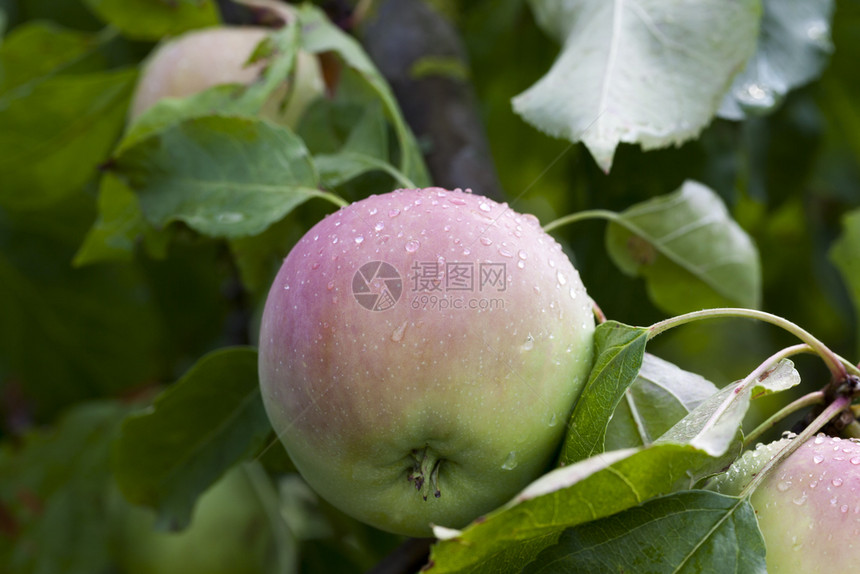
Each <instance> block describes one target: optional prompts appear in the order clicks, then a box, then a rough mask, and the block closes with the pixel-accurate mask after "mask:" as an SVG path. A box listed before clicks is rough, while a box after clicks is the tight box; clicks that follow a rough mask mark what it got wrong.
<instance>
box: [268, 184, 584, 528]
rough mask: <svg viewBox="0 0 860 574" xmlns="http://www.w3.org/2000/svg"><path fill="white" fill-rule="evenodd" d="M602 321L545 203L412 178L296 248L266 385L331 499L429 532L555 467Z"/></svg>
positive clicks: (275, 300)
mask: <svg viewBox="0 0 860 574" xmlns="http://www.w3.org/2000/svg"><path fill="white" fill-rule="evenodd" d="M593 333H594V318H593V314H592V302H591V299H590V298H589V297H588V295H587V294H586V291H585V288H584V287H583V284H582V282H581V280H580V277H579V274H578V272H577V270H576V269H575V268H574V267H573V265H572V264H571V262H570V260H569V259H568V258H567V256H566V255H565V254H564V252H563V251H562V248H561V246H560V245H559V244H558V243H557V242H556V241H555V240H553V238H552V237H550V236H549V235H547V234H546V233H544V231H543V230H542V229H541V227H540V225H539V223H538V221H537V218H535V217H534V216H531V215H521V214H519V213H516V212H515V211H513V210H512V209H511V208H510V207H508V206H507V205H506V204H499V203H496V202H494V201H491V200H489V199H486V198H484V197H480V196H477V195H472V194H471V193H468V192H462V191H459V190H456V191H447V190H444V189H441V188H428V189H409V190H398V191H394V192H391V193H386V194H384V195H378V196H371V197H369V198H367V199H364V200H362V201H359V202H357V203H353V204H352V205H350V206H348V207H345V208H343V209H341V210H339V211H337V212H336V213H334V214H332V215H330V216H328V217H326V218H325V219H323V220H322V221H320V222H319V223H318V224H317V225H316V226H315V227H313V228H312V229H311V230H310V231H309V232H308V233H307V234H306V235H305V236H304V237H303V238H302V239H301V240H300V241H299V242H298V243H297V244H296V245H295V247H294V248H293V249H292V251H291V252H290V253H289V255H288V256H287V258H286V260H285V261H284V263H283V265H282V267H281V269H280V271H279V272H278V274H277V277H276V278H275V280H274V283H273V284H272V287H271V290H270V292H269V295H268V299H267V301H266V304H265V308H264V311H263V317H262V321H261V330H260V339H259V374H260V385H261V390H262V396H263V401H264V404H265V407H266V410H267V413H268V415H269V418H270V419H271V422H272V425H273V427H274V429H275V431H276V432H277V434H278V436H279V437H280V439H281V441H282V442H283V444H284V445H285V446H286V449H287V451H288V452H289V455H290V456H291V458H292V460H293V462H294V463H295V465H296V467H297V468H298V469H299V471H300V472H301V474H302V475H303V476H304V478H305V479H306V480H307V482H308V483H309V484H310V486H311V487H313V488H314V489H315V490H316V491H317V492H318V493H319V494H320V495H321V496H322V497H323V498H325V499H327V500H328V501H329V502H330V503H331V504H333V505H334V506H336V507H338V508H340V509H341V510H343V511H344V512H346V513H347V514H350V515H352V516H354V517H355V518H357V519H359V520H362V521H364V522H366V523H368V524H371V525H373V526H375V527H377V528H380V529H383V530H387V531H390V532H394V533H399V534H405V535H409V536H428V535H430V534H431V533H432V529H431V525H439V526H446V527H453V528H460V527H463V526H465V525H466V524H468V523H469V522H470V521H472V520H473V519H475V518H476V517H478V516H480V515H481V514H483V513H486V512H488V511H490V510H492V509H494V508H496V507H498V506H499V505H501V504H503V503H504V502H506V501H508V500H509V499H510V498H511V497H513V496H514V495H515V494H516V493H517V492H519V491H520V490H521V489H522V488H523V487H524V486H526V485H527V484H528V483H529V482H530V481H532V480H534V479H535V478H536V477H538V476H539V475H541V474H542V473H543V472H545V471H546V470H547V469H548V467H549V466H550V465H551V464H552V462H553V459H554V457H555V456H556V454H557V450H558V448H559V445H560V441H561V440H562V438H563V435H564V433H565V428H566V422H567V420H568V417H569V415H570V412H571V409H572V407H573V405H574V402H575V401H576V399H577V397H578V395H579V393H580V390H581V388H582V386H583V384H584V383H585V381H586V378H587V376H588V373H589V370H590V367H591V362H592V339H593Z"/></svg>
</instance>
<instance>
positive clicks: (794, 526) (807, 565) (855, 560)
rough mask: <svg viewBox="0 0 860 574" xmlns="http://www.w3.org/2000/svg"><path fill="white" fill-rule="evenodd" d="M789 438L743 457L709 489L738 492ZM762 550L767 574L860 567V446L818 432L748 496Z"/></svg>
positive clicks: (832, 570) (847, 440) (842, 569)
mask: <svg viewBox="0 0 860 574" xmlns="http://www.w3.org/2000/svg"><path fill="white" fill-rule="evenodd" d="M788 440H791V439H782V440H779V441H776V442H773V443H771V444H769V445H765V446H761V447H759V448H757V449H756V450H754V451H749V452H747V453H745V454H744V456H743V457H741V459H739V460H738V461H737V462H735V464H734V465H732V467H731V468H730V469H729V471H728V472H727V473H726V474H725V475H723V476H721V477H719V478H718V479H717V480H716V481H715V484H714V487H715V489H716V490H718V491H720V492H723V493H725V494H733V495H736V494H739V493H740V491H741V490H742V489H743V487H744V486H746V485H747V484H748V483H749V482H750V481H751V480H752V478H753V476H754V475H755V474H756V473H757V472H758V471H759V470H760V469H761V468H762V466H763V465H764V464H765V463H766V462H767V461H769V460H770V459H771V458H773V457H774V456H775V455H776V454H777V452H779V451H780V450H781V449H782V448H783V447H784V446H785V445H786V443H787V441H788ZM750 502H751V503H752V505H753V508H755V511H756V516H757V517H758V522H759V527H760V528H761V531H762V535H763V536H764V540H765V544H766V546H767V571H768V572H769V573H770V574H780V573H782V572H785V573H790V574H795V573H799V572H809V573H812V572H851V571H853V570H856V569H857V567H858V565H860V442H857V441H854V440H849V439H839V438H835V437H830V436H826V435H823V434H819V435H818V436H816V437H815V438H813V439H810V440H809V441H807V442H806V443H805V444H803V445H801V446H800V448H798V449H797V450H796V451H794V452H793V453H792V454H791V455H789V457H788V458H786V459H785V460H784V461H783V462H781V463H780V464H779V466H778V467H777V468H775V469H774V471H773V472H772V473H771V474H770V475H769V476H768V477H766V478H765V479H764V481H763V482H762V483H761V484H760V485H759V486H758V487H757V488H756V490H755V491H754V492H753V494H752V497H751V499H750Z"/></svg>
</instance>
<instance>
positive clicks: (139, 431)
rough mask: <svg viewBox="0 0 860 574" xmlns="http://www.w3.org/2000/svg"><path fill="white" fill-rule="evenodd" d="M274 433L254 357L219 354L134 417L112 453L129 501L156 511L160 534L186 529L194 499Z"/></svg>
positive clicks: (243, 352)
mask: <svg viewBox="0 0 860 574" xmlns="http://www.w3.org/2000/svg"><path fill="white" fill-rule="evenodd" d="M270 432H271V426H270V425H269V419H268V418H267V417H266V412H265V409H264V408H263V401H262V399H261V397H260V389H259V385H258V383H257V353H256V351H255V350H254V349H252V348H246V347H234V348H228V349H222V350H219V351H214V352H212V353H210V354H208V355H206V356H205V357H203V358H202V359H200V361H198V362H197V364H196V365H195V366H194V367H193V368H192V369H191V370H190V371H189V372H188V373H186V374H185V376H183V377H182V379H180V380H179V381H177V382H176V383H175V384H173V385H172V386H171V387H169V388H168V389H167V390H165V391H164V392H163V393H161V394H160V395H159V396H158V397H157V398H156V400H155V403H154V404H153V406H152V408H151V409H149V410H148V411H145V412H143V413H140V414H135V415H131V416H129V417H128V418H127V419H126V420H125V421H124V422H123V425H122V430H121V433H120V436H119V439H118V440H117V442H116V445H115V448H114V461H113V467H114V473H115V475H116V479H117V483H118V484H119V486H120V489H121V490H122V492H123V494H124V495H125V497H126V498H127V499H128V500H129V501H131V502H132V503H134V504H138V505H146V506H149V507H151V508H154V509H155V510H156V511H157V512H158V515H159V519H158V523H159V525H160V526H161V527H165V526H174V527H184V526H185V525H187V524H188V521H189V519H190V517H191V510H192V508H193V506H194V502H195V500H196V498H197V497H198V496H199V495H200V493H202V492H203V491H204V490H206V488H207V487H208V486H209V485H211V484H212V483H214V482H215V481H216V480H217V479H218V477H219V476H221V475H222V474H223V473H224V472H225V471H226V470H227V469H228V468H230V467H231V466H232V465H233V464H235V463H236V462H238V461H239V460H241V459H243V458H245V457H246V456H248V455H250V454H251V453H253V452H255V451H256V450H258V449H259V448H260V446H261V445H262V444H263V442H264V441H265V439H266V437H267V436H268V434H269V433H270Z"/></svg>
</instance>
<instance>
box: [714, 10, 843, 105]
mask: <svg viewBox="0 0 860 574" xmlns="http://www.w3.org/2000/svg"><path fill="white" fill-rule="evenodd" d="M833 4H834V3H833V0H764V13H763V15H762V20H761V31H760V32H759V39H758V47H757V48H756V52H755V54H754V55H753V57H752V58H751V59H750V61H749V62H748V63H747V66H746V68H744V70H743V72H741V73H740V74H739V75H738V76H737V77H736V78H735V81H734V83H733V84H732V88H731V90H730V91H729V93H727V94H726V96H725V98H723V102H722V104H721V105H720V109H719V111H718V114H719V116H720V117H723V118H728V119H733V120H741V119H743V118H744V117H746V115H747V114H748V113H766V112H768V111H770V110H773V109H774V108H775V107H776V106H777V105H778V104H779V103H780V102H781V101H782V99H783V98H784V97H785V95H786V94H787V93H788V92H789V90H792V89H793V88H796V87H798V86H802V85H803V84H805V83H806V82H808V81H810V80H812V79H814V78H816V77H818V75H819V74H820V73H821V71H822V69H823V68H824V66H825V65H826V64H827V61H828V60H829V56H830V53H831V52H832V51H833V45H832V44H831V42H830V19H831V16H832V14H833Z"/></svg>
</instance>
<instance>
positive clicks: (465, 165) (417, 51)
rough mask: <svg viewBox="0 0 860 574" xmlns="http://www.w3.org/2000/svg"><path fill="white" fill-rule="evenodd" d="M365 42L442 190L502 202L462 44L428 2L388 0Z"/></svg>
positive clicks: (371, 21)
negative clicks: (468, 191) (468, 192)
mask: <svg viewBox="0 0 860 574" xmlns="http://www.w3.org/2000/svg"><path fill="white" fill-rule="evenodd" d="M359 35H360V37H361V40H362V42H363V43H364V46H365V48H366V49H367V52H368V53H369V54H370V57H371V58H372V59H373V61H374V62H375V63H376V65H377V66H378V67H379V69H380V71H381V72H382V74H383V75H384V76H385V78H386V79H387V80H388V82H389V83H390V84H391V87H392V88H393V90H394V93H395V95H396V97H397V100H398V102H399V103H400V107H401V109H402V110H403V114H404V116H405V117H406V121H407V122H408V123H409V125H410V127H411V128H412V130H413V132H415V135H416V137H417V138H418V141H419V142H420V143H421V144H422V146H424V147H425V153H424V155H425V160H426V161H427V167H428V168H429V170H430V174H431V176H432V178H433V181H434V182H435V183H436V185H439V186H442V187H447V188H449V189H450V188H455V187H461V188H467V187H468V188H472V190H473V191H474V192H475V193H479V194H481V195H484V196H487V197H491V198H493V199H497V200H501V199H502V196H503V193H502V188H501V185H500V184H499V181H498V176H497V174H496V170H495V167H494V166H493V160H492V157H491V155H490V149H489V145H488V143H487V140H486V135H485V131H484V126H483V125H482V124H481V121H480V119H479V115H478V109H477V98H476V96H475V93H474V91H473V88H472V86H471V84H470V82H469V78H468V63H467V61H466V55H465V49H464V47H463V44H462V42H461V41H460V37H459V35H458V33H457V31H456V30H455V28H454V26H452V25H451V23H450V22H448V21H447V20H446V19H445V18H444V17H443V16H442V15H441V14H439V13H438V12H436V11H435V10H433V9H432V8H431V7H429V6H428V5H427V4H425V3H424V2H422V1H421V0H382V1H381V2H380V3H379V5H378V6H377V7H376V8H375V13H374V14H371V15H370V16H369V17H368V19H367V20H366V21H365V22H363V23H362V29H361V31H360V34H359Z"/></svg>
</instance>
